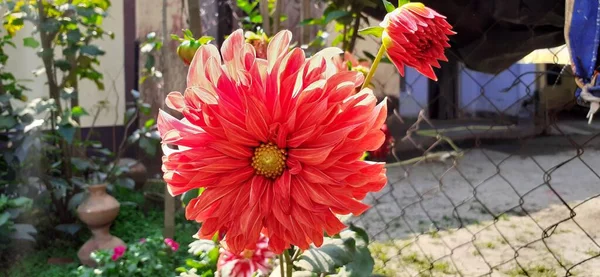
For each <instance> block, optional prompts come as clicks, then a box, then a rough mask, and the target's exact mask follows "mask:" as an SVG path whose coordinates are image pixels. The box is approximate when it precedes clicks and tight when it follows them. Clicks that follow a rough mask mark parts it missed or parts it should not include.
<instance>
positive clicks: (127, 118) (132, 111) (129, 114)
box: [125, 107, 135, 124]
mask: <svg viewBox="0 0 600 277" xmlns="http://www.w3.org/2000/svg"><path fill="white" fill-rule="evenodd" d="M134 114H135V108H133V107H132V108H129V109H127V111H125V124H127V122H129V121H130V120H131V118H132V117H133V115H134Z"/></svg>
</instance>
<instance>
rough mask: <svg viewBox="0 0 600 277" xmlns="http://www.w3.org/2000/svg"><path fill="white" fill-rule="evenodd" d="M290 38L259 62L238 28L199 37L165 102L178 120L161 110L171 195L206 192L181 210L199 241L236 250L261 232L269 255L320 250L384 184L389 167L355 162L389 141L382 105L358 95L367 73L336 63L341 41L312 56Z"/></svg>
mask: <svg viewBox="0 0 600 277" xmlns="http://www.w3.org/2000/svg"><path fill="white" fill-rule="evenodd" d="M291 39H292V38H291V32H290V31H281V32H279V33H278V34H277V35H275V36H274V37H273V38H272V39H271V41H270V42H269V46H268V47H267V53H266V54H267V58H266V59H260V58H257V57H256V52H255V49H254V47H252V46H251V45H250V44H248V43H245V42H244V37H243V33H242V30H238V31H236V32H234V33H233V34H231V35H230V36H229V37H228V38H227V39H226V40H225V42H224V43H223V46H222V47H221V53H219V50H218V49H217V48H216V47H215V46H213V45H203V46H202V47H200V48H199V49H198V51H197V52H196V55H195V57H194V60H193V61H192V63H191V65H190V67H189V71H188V77H187V88H186V90H185V92H184V93H183V94H182V93H180V92H171V93H169V94H168V96H167V99H166V101H165V102H166V105H167V106H168V107H170V108H172V109H173V110H176V111H178V112H180V113H181V114H182V115H183V118H182V119H177V118H175V117H173V116H171V115H169V114H168V113H166V112H164V111H161V112H160V114H159V116H158V120H157V121H158V130H159V132H160V134H161V138H162V144H163V152H164V154H165V156H163V158H162V162H163V165H162V170H163V172H164V175H163V177H164V179H165V181H166V183H167V185H168V189H169V191H170V193H171V194H173V195H178V194H181V193H184V192H186V191H189V190H192V189H198V188H201V187H202V188H205V190H204V192H203V193H202V194H201V195H200V196H199V197H197V198H195V199H192V200H191V201H190V202H189V204H188V205H187V206H186V217H187V218H188V219H190V220H195V221H197V222H201V223H202V227H201V229H200V231H199V233H198V236H199V237H200V238H203V239H211V238H212V237H213V235H214V234H215V233H217V232H218V233H219V234H223V235H225V240H226V241H227V245H228V247H229V249H230V251H232V252H233V253H240V252H242V251H243V250H244V249H252V248H254V247H255V245H256V243H257V241H258V239H259V237H260V234H261V233H262V234H264V235H265V236H267V237H268V238H269V247H270V249H271V250H273V252H275V253H282V252H283V251H284V250H285V249H287V248H289V246H290V244H293V245H296V246H298V247H299V248H301V249H308V248H309V247H310V245H311V244H312V243H314V244H315V245H317V246H320V245H321V244H322V243H323V233H327V234H329V235H334V234H337V233H339V232H340V231H341V230H343V229H344V228H345V227H346V226H345V225H344V224H343V223H342V222H341V221H339V220H338V219H337V217H336V214H350V213H352V214H354V215H360V214H361V213H363V212H364V211H366V210H367V209H368V208H369V206H368V205H367V204H364V203H362V202H361V200H363V199H364V198H365V197H366V195H367V194H368V193H369V192H372V191H379V190H380V189H382V188H383V187H384V186H385V184H386V176H385V164H382V163H373V162H367V161H361V160H360V158H361V157H362V156H363V154H364V152H366V151H372V150H376V149H378V148H379V147H380V146H381V144H382V143H383V142H384V140H385V134H384V133H383V132H382V131H381V125H382V124H383V123H384V122H385V119H386V117H387V107H386V102H387V101H382V102H381V104H379V105H378V104H377V98H376V97H375V95H373V92H372V91H371V90H370V89H364V90H361V91H360V92H358V93H356V87H357V86H360V85H361V84H362V83H363V81H364V76H363V75H362V74H361V73H359V72H355V71H345V72H338V71H337V70H336V67H335V65H334V64H333V61H332V58H333V57H334V56H336V55H339V54H340V53H341V51H340V49H335V48H327V49H324V50H322V51H320V52H318V53H316V54H315V55H313V56H312V57H310V58H307V57H306V56H305V55H304V51H303V50H302V49H300V48H294V49H292V50H289V44H290V42H291Z"/></svg>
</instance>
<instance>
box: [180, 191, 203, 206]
mask: <svg viewBox="0 0 600 277" xmlns="http://www.w3.org/2000/svg"><path fill="white" fill-rule="evenodd" d="M199 195H200V192H199V190H198V189H192V190H188V191H186V192H184V193H183V195H181V203H183V205H184V206H187V204H188V203H190V201H191V200H192V199H194V198H196V197H198V196H199Z"/></svg>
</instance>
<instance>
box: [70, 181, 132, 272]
mask: <svg viewBox="0 0 600 277" xmlns="http://www.w3.org/2000/svg"><path fill="white" fill-rule="evenodd" d="M88 192H89V195H88V197H87V198H86V199H85V201H83V203H81V205H79V207H78V208H77V215H78V216H79V219H81V221H83V222H84V223H85V224H87V225H88V228H89V229H90V230H91V231H92V234H93V236H92V238H90V239H89V240H88V241H87V242H86V243H85V244H83V246H81V249H79V252H78V253H77V257H78V258H79V260H80V261H81V263H82V264H85V265H88V266H94V265H95V263H94V261H93V260H92V259H91V258H90V254H91V253H92V252H94V251H96V250H99V249H113V248H115V247H117V246H119V245H125V243H124V242H123V241H122V240H121V239H119V238H117V237H115V236H113V235H111V234H110V232H109V231H110V225H111V224H112V222H113V221H114V220H115V218H117V215H118V214H119V208H120V206H121V205H120V204H119V202H118V201H117V200H116V199H115V198H114V197H112V196H111V195H110V194H108V193H106V184H101V185H91V186H89V187H88Z"/></svg>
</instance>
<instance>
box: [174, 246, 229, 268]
mask: <svg viewBox="0 0 600 277" xmlns="http://www.w3.org/2000/svg"><path fill="white" fill-rule="evenodd" d="M189 246H190V249H189V251H188V252H189V253H190V254H191V255H192V257H191V258H187V259H186V260H185V265H184V266H180V267H178V268H176V269H175V271H177V272H179V273H193V274H195V275H198V276H201V277H213V276H215V273H216V272H217V262H218V260H219V249H220V248H219V246H218V241H217V240H216V239H215V240H205V239H197V240H195V241H194V242H192V243H190V245H189Z"/></svg>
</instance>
